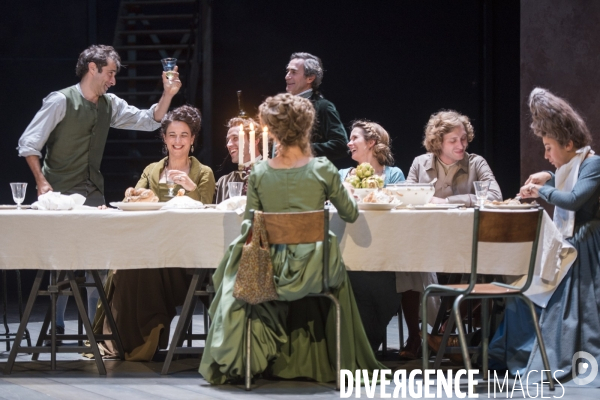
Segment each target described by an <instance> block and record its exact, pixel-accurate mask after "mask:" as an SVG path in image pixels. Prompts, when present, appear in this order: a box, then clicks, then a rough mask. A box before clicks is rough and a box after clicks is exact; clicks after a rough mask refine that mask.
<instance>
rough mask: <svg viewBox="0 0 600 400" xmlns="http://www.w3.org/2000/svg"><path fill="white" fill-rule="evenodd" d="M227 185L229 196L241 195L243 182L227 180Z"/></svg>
mask: <svg viewBox="0 0 600 400" xmlns="http://www.w3.org/2000/svg"><path fill="white" fill-rule="evenodd" d="M227 187H228V189H229V197H236V196H241V195H242V188H243V187H244V182H229V183H227Z"/></svg>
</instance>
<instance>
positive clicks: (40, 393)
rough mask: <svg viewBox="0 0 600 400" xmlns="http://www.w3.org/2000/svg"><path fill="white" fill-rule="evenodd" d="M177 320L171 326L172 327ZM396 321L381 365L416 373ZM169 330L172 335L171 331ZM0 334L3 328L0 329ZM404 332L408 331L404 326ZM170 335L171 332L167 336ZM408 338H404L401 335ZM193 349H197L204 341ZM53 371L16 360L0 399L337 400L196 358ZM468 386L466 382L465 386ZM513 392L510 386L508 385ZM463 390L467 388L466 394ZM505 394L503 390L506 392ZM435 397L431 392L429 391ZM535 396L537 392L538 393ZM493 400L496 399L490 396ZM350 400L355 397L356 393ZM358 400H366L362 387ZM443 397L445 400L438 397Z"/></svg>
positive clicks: (69, 326) (34, 327)
mask: <svg viewBox="0 0 600 400" xmlns="http://www.w3.org/2000/svg"><path fill="white" fill-rule="evenodd" d="M14 310H16V304H14V303H11V304H10V307H9V311H10V314H9V317H10V318H9V326H10V330H11V332H15V331H16V329H17V319H16V311H14ZM44 312H45V307H43V306H41V302H38V304H36V307H35V308H34V314H33V315H32V319H31V321H32V322H30V324H29V329H30V332H31V335H32V338H33V340H34V342H35V340H36V339H37V337H38V334H39V330H40V328H41V325H42V322H41V321H42V319H43V315H44ZM197 314H198V315H197V316H196V317H194V331H195V332H199V331H201V330H202V328H203V322H202V320H203V318H202V316H201V313H200V312H199V311H197ZM176 323H177V321H176V320H175V321H174V322H173V325H172V326H173V327H174V326H175V325H176ZM397 324H398V320H397V318H394V319H393V320H392V322H391V323H390V325H389V326H388V349H389V351H388V355H387V357H386V359H385V360H383V363H384V364H385V365H386V366H388V367H389V368H390V369H392V370H395V369H398V368H403V369H406V370H407V373H408V371H410V370H412V369H415V368H417V369H418V368H420V367H421V363H420V361H419V360H416V361H411V362H400V361H398V360H397V352H398V350H397V349H398V347H399V346H398V345H399V335H398V325H397ZM66 330H67V333H76V330H77V323H76V312H75V309H74V302H73V301H72V300H71V301H70V302H69V307H68V309H67V322H66ZM173 330H174V328H173V329H171V331H173ZM0 331H2V332H3V331H4V328H3V327H2V326H1V325H0ZM404 331H405V332H406V327H405V326H404ZM171 334H172V332H171ZM405 335H406V333H405ZM195 344H199V345H201V344H202V342H198V343H195ZM8 354H9V353H8V352H7V351H6V347H5V344H4V343H0V371H3V370H4V366H5V363H6V360H7V359H8ZM57 358H58V363H57V370H56V371H51V370H50V362H49V359H50V355H49V354H42V355H40V361H31V356H29V355H27V354H22V355H19V356H18V357H17V361H16V364H15V367H14V370H13V373H12V374H11V375H3V374H2V375H0V399H28V400H33V399H73V400H80V399H86V400H93V399H125V398H126V399H176V400H183V399H224V400H232V399H238V398H245V399H282V400H283V399H285V400H294V399H306V398H308V397H309V396H310V398H311V399H339V398H340V393H339V392H336V391H335V390H334V389H333V387H334V386H333V385H330V384H320V383H314V382H306V381H270V380H258V381H257V382H256V384H255V385H253V390H252V391H251V392H246V391H245V390H244V388H243V386H242V385H239V386H233V385H221V386H211V385H209V384H208V383H207V382H206V381H205V380H204V379H202V377H201V376H200V374H199V373H198V371H197V370H198V364H199V359H198V358H197V357H195V358H186V359H181V360H174V361H173V363H172V364H171V369H170V371H171V373H170V374H169V375H167V376H161V375H160V371H161V368H162V362H159V361H157V362H127V361H115V360H105V364H106V369H107V376H105V377H103V376H100V375H98V371H97V369H96V365H95V363H94V362H93V361H92V360H89V359H87V358H84V357H83V356H81V355H79V354H70V353H64V354H59V355H58V356H57ZM445 367H447V368H454V369H457V368H461V367H460V366H453V367H452V366H450V364H447V365H445ZM464 383H466V380H465V382H464ZM509 385H510V386H509V387H511V388H512V381H511V382H510V383H509ZM393 388H394V386H391V387H387V388H386V389H387V390H386V392H387V393H389V394H392V391H393ZM465 390H466V389H465ZM505 390H506V389H505ZM529 390H530V393H531V396H535V395H536V390H538V389H537V386H535V385H530V386H529ZM433 391H434V392H435V389H434V390H433ZM479 392H480V394H479V398H488V393H487V387H486V385H485V384H480V389H479ZM537 394H538V396H539V393H537ZM562 394H563V391H562V389H561V388H560V386H559V387H557V389H556V392H555V393H552V392H549V391H548V390H547V388H546V389H545V390H544V396H549V397H552V396H556V397H560V396H561V395H562ZM490 397H491V398H493V397H494V394H493V393H491V394H490ZM351 398H355V393H353V394H352V396H351ZM361 398H367V395H366V393H365V389H364V387H363V389H362V392H361ZM375 398H380V389H379V387H377V389H376V391H375ZM442 398H443V397H442ZM496 398H510V392H509V395H507V394H506V392H504V394H501V393H497V394H496ZM512 398H523V395H522V394H521V392H520V391H515V392H514V395H513V396H512ZM562 398H563V399H598V398H600V389H598V388H593V387H587V386H577V385H574V384H572V383H571V384H569V385H565V388H564V396H563V397H562Z"/></svg>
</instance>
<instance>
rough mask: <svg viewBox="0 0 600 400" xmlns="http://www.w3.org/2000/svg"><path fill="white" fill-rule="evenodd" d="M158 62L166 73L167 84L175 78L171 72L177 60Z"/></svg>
mask: <svg viewBox="0 0 600 400" xmlns="http://www.w3.org/2000/svg"><path fill="white" fill-rule="evenodd" d="M160 62H161V63H162V66H163V70H164V71H165V72H166V73H167V79H169V82H170V81H171V80H172V79H173V77H174V76H175V73H174V72H173V70H174V69H175V66H176V65H177V59H176V58H163V59H162V60H160Z"/></svg>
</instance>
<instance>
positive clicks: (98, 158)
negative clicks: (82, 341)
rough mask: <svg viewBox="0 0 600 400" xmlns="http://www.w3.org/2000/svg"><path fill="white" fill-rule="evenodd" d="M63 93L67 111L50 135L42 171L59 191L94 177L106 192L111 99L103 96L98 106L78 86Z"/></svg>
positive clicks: (100, 188)
mask: <svg viewBox="0 0 600 400" xmlns="http://www.w3.org/2000/svg"><path fill="white" fill-rule="evenodd" d="M60 93H62V94H64V95H65V96H66V97H67V110H66V112H65V117H64V118H63V120H62V121H60V123H59V124H58V125H57V126H56V128H54V130H53V131H52V132H51V133H50V136H49V137H48V141H47V142H46V157H45V158H44V166H43V169H42V172H43V173H44V176H45V177H46V179H47V180H48V182H49V183H50V185H52V188H53V189H54V190H55V191H57V192H66V191H67V190H69V189H71V188H72V187H73V186H75V185H77V184H79V183H81V182H84V181H85V180H87V179H90V180H91V181H92V182H93V183H94V184H95V185H96V187H97V188H98V189H99V190H100V192H102V193H104V178H103V177H102V174H101V173H100V163H101V162H102V155H103V154H104V146H105V145H106V137H107V136H108V129H109V128H110V120H111V115H112V107H111V102H110V99H109V98H108V96H106V95H103V96H100V98H99V99H98V105H96V104H94V103H92V102H90V101H88V100H86V99H85V98H84V97H83V96H82V95H81V93H79V91H78V90H77V87H76V86H71V87H69V88H66V89H63V90H60Z"/></svg>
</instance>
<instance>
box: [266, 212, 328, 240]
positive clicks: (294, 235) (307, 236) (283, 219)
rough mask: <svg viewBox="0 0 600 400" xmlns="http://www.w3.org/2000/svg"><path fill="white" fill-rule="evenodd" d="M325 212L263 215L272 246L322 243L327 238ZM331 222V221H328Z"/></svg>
mask: <svg viewBox="0 0 600 400" xmlns="http://www.w3.org/2000/svg"><path fill="white" fill-rule="evenodd" d="M324 214H325V210H318V211H303V212H289V213H268V212H265V213H263V217H264V219H265V228H266V229H267V239H268V240H269V243H270V244H300V243H314V242H322V241H323V238H324V237H325V217H324ZM327 222H329V219H328V220H327Z"/></svg>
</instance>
